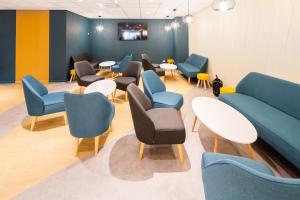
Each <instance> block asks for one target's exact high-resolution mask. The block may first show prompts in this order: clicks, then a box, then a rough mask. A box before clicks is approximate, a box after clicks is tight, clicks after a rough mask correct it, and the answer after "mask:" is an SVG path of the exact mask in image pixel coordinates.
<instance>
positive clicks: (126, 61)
mask: <svg viewBox="0 0 300 200" xmlns="http://www.w3.org/2000/svg"><path fill="white" fill-rule="evenodd" d="M130 61H132V56H128V55H127V56H125V57H124V58H123V59H122V60H121V61H120V63H119V67H120V70H121V72H122V73H123V72H124V70H125V69H126V68H127V67H128V64H129V62H130Z"/></svg>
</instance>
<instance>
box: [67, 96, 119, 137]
mask: <svg viewBox="0 0 300 200" xmlns="http://www.w3.org/2000/svg"><path fill="white" fill-rule="evenodd" d="M64 101H65V109H66V112H67V116H68V122H69V128H70V132H71V135H73V136H74V137H78V138H88V137H95V136H98V135H100V134H101V133H104V132H105V131H106V130H107V129H108V128H109V125H110V123H111V121H112V119H113V117H114V115H115V107H114V105H113V104H112V103H111V102H110V101H109V100H108V99H107V98H106V97H105V96H104V95H103V94H101V93H96V92H95V93H90V94H71V93H67V94H65V95H64Z"/></svg>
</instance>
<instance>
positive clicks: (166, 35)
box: [90, 19, 173, 62]
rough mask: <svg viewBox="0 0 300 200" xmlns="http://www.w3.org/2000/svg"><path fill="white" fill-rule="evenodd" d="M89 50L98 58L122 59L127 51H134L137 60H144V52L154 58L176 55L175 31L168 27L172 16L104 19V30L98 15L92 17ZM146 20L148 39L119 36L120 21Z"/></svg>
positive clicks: (155, 59) (141, 21)
mask: <svg viewBox="0 0 300 200" xmlns="http://www.w3.org/2000/svg"><path fill="white" fill-rule="evenodd" d="M90 21H91V22H90V52H91V54H92V56H93V57H94V58H96V59H98V60H120V59H121V58H122V57H124V55H126V54H127V53H128V52H132V53H133V59H134V60H141V53H147V54H148V55H149V56H150V57H151V59H152V60H153V61H154V62H161V61H162V60H163V59H166V58H168V57H173V34H172V32H171V31H169V32H168V31H165V29H164V27H165V25H166V23H167V22H169V20H161V19H159V20H158V19H149V20H147V19H104V20H102V23H103V26H104V30H103V31H102V32H98V31H96V26H97V24H99V22H100V21H99V20H98V19H91V20H90ZM119 22H129V23H147V25H148V40H143V41H120V40H118V37H117V34H118V23H119Z"/></svg>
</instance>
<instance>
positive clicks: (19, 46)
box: [16, 10, 49, 81]
mask: <svg viewBox="0 0 300 200" xmlns="http://www.w3.org/2000/svg"><path fill="white" fill-rule="evenodd" d="M27 74H30V75H32V76H34V77H36V78H37V79H38V80H40V81H48V80H49V11H31V10H26V11H24V10H20V11H17V14H16V80H17V81H20V80H21V79H22V77H23V76H24V75H27Z"/></svg>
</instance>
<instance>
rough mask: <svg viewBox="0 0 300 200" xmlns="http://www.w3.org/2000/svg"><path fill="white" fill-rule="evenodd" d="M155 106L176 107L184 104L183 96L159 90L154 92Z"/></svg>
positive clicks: (178, 108) (178, 107)
mask: <svg viewBox="0 0 300 200" xmlns="http://www.w3.org/2000/svg"><path fill="white" fill-rule="evenodd" d="M152 97H153V108H176V109H177V110H180V108H181V106H182V105H183V96H182V95H181V94H177V93H174V92H157V93H155V94H152Z"/></svg>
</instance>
